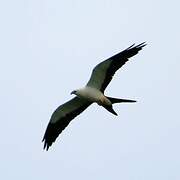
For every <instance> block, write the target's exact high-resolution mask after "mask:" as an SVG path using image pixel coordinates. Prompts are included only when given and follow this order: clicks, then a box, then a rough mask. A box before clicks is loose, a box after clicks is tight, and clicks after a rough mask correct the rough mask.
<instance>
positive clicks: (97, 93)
mask: <svg viewBox="0 0 180 180" xmlns="http://www.w3.org/2000/svg"><path fill="white" fill-rule="evenodd" d="M144 46H146V42H143V43H141V44H138V45H135V44H133V45H131V46H130V47H128V48H127V49H125V50H123V51H121V52H120V53H118V54H115V55H114V56H112V57H110V58H108V59H106V60H105V61H103V62H101V63H99V64H98V65H96V66H95V68H94V69H93V71H92V73H91V77H90V79H89V81H88V83H87V84H86V85H85V87H83V88H80V89H76V90H73V91H72V92H71V94H73V95H75V97H73V98H72V99H71V100H69V101H67V102H66V103H64V104H62V105H60V106H59V107H58V108H57V109H56V110H55V111H54V112H53V114H52V116H51V118H50V121H49V123H48V126H47V128H46V131H45V134H44V137H43V140H42V142H44V149H45V150H48V149H49V147H50V146H51V145H52V144H53V143H54V142H55V140H56V138H57V137H58V136H59V134H61V132H62V131H63V130H64V129H65V128H66V127H67V126H68V124H69V123H70V122H71V121H72V120H73V119H74V118H75V117H76V116H77V115H79V114H80V113H82V112H83V111H84V110H85V109H86V108H87V107H89V106H90V105H91V104H92V103H97V104H98V105H99V106H102V107H103V108H105V109H106V110H107V111H109V112H110V113H112V114H113V115H116V116H117V115H118V114H117V113H116V112H115V111H114V109H113V104H115V103H122V102H124V103H126V102H127V103H134V102H136V101H135V100H128V99H119V98H113V97H108V96H106V95H105V94H104V91H105V89H106V87H107V86H108V84H109V83H110V81H111V80H112V78H113V76H114V74H115V72H116V71H117V70H118V69H119V68H121V67H122V66H123V65H124V64H125V63H126V62H127V61H128V60H129V58H131V57H132V56H134V55H136V54H137V53H138V52H139V51H140V50H142V48H143V47H144Z"/></svg>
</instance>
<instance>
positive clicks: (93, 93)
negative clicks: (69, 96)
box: [77, 86, 111, 105]
mask: <svg viewBox="0 0 180 180" xmlns="http://www.w3.org/2000/svg"><path fill="white" fill-rule="evenodd" d="M77 96H79V97H81V98H84V99H87V100H88V101H91V102H96V103H98V104H99V105H102V104H106V105H111V102H110V101H109V99H107V98H106V97H105V96H104V94H103V93H102V92H101V91H99V90H98V89H95V88H92V87H88V86H86V87H85V88H82V89H79V90H78V92H77Z"/></svg>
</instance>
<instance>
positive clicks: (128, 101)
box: [106, 96, 136, 104]
mask: <svg viewBox="0 0 180 180" xmlns="http://www.w3.org/2000/svg"><path fill="white" fill-rule="evenodd" d="M106 97H107V96H106ZM107 98H108V99H109V100H110V101H111V103H112V104H114V103H122V102H127V103H134V102H136V101H135V100H129V99H117V98H112V97H107Z"/></svg>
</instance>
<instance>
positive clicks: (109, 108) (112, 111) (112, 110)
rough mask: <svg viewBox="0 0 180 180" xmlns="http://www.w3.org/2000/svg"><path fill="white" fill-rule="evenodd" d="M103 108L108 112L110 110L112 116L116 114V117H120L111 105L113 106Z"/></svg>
mask: <svg viewBox="0 0 180 180" xmlns="http://www.w3.org/2000/svg"><path fill="white" fill-rule="evenodd" d="M103 107H104V108H105V109H106V110H108V111H109V112H111V113H112V114H114V115H116V116H117V115H118V114H117V113H116V112H115V111H114V109H113V107H112V105H111V106H106V105H103Z"/></svg>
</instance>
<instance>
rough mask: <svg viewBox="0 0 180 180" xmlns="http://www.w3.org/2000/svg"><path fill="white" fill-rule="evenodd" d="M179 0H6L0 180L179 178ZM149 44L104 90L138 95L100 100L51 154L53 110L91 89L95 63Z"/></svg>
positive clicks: (0, 32) (0, 57)
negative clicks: (47, 141)
mask: <svg viewBox="0 0 180 180" xmlns="http://www.w3.org/2000/svg"><path fill="white" fill-rule="evenodd" d="M179 7H180V3H179V1H178V0H172V1H163V0H159V1H157V0H151V1H144V0H136V1H129V0H126V1H119V0H109V1H108V0H98V1H97V0H91V1H83V0H76V1H75V0H66V1H59V0H51V1H50V0H45V1H42V0H41V1H40V0H39V1H37V0H31V1H30V0H26V1H23V0H17V1H12V0H7V1H1V2H0V22H1V28H0V48H1V53H0V61H1V66H0V84H1V93H0V105H1V109H0V114H1V126H0V137H1V140H0V145H1V150H0V152H1V153H0V154H1V155H0V159H1V161H0V169H1V173H0V179H8V180H10V179H26V180H31V179H43V180H49V179H64V180H71V179H78V180H84V179H86V180H92V179H93V180H100V179H103V180H111V179H113V180H119V179H123V180H152V179H153V180H160V179H162V180H169V179H171V180H179V179H180V171H179V169H180V143H179V138H180V115H179V101H180V95H179V92H180V84H179V77H180V73H179V68H180V53H179V42H180V35H179V33H180V25H179V17H180V12H179ZM143 41H147V44H148V46H147V47H145V48H144V49H143V50H142V51H141V52H140V53H139V54H138V55H137V56H135V57H134V58H132V59H131V60H130V62H128V63H127V64H126V65H125V66H124V67H123V68H122V69H121V70H119V71H118V73H116V75H115V77H114V79H113V81H112V82H111V84H110V86H109V87H108V89H107V91H106V94H107V95H109V96H114V97H120V98H131V99H136V100H138V103H136V104H120V105H115V108H114V109H115V110H116V111H117V113H118V114H119V116H118V117H115V116H113V115H112V114H110V113H109V112H107V111H105V110H104V109H103V108H101V107H98V106H97V105H95V104H94V105H92V106H91V107H90V108H88V109H87V110H86V111H85V112H84V113H82V114H81V115H80V116H78V117H77V118H76V119H75V120H74V121H73V122H72V123H71V124H70V125H69V126H68V127H67V128H66V130H65V131H64V132H63V133H62V135H61V136H60V137H59V138H58V139H57V141H56V143H55V144H53V146H52V147H51V148H50V150H49V151H48V152H45V151H43V149H42V148H43V144H42V143H41V140H42V137H43V135H44V131H45V129H46V126H47V124H48V122H49V118H50V116H51V114H52V112H53V111H54V109H55V108H56V107H57V106H58V105H60V104H61V103H64V102H65V101H66V100H68V99H70V98H72V96H70V92H71V91H72V90H73V89H76V88H79V87H81V86H84V85H85V83H86V81H87V80H88V79H89V77H90V74H91V70H92V68H93V67H94V66H95V65H96V64H97V63H99V62H101V61H103V60H105V59H106V58H108V57H110V56H112V55H114V54H115V53H118V52H120V51H121V50H123V49H125V48H127V47H128V46H130V45H131V44H133V43H141V42H143Z"/></svg>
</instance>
